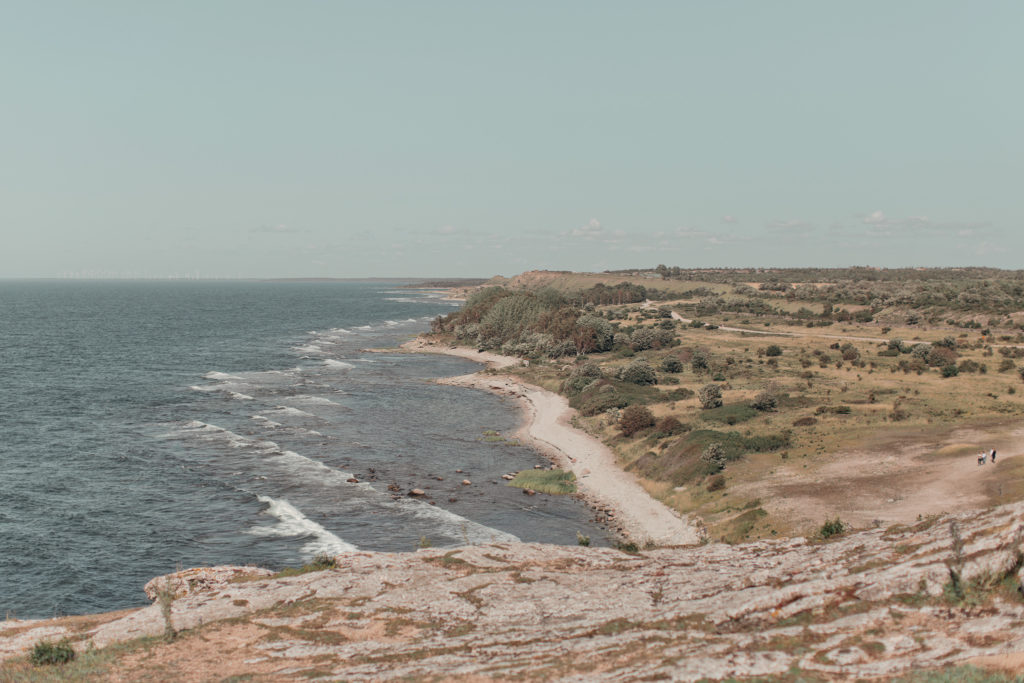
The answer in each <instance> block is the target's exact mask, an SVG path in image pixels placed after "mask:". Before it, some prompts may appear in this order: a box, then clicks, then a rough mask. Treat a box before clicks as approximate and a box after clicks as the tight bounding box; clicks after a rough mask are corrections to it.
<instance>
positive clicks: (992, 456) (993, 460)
mask: <svg viewBox="0 0 1024 683" xmlns="http://www.w3.org/2000/svg"><path fill="white" fill-rule="evenodd" d="M989 455H990V457H991V458H992V464H993V465H995V464H996V449H994V448H993V449H992V453H990V454H989Z"/></svg>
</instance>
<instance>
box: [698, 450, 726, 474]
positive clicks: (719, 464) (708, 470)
mask: <svg viewBox="0 0 1024 683" xmlns="http://www.w3.org/2000/svg"><path fill="white" fill-rule="evenodd" d="M700 461H701V464H702V465H703V466H704V472H705V474H717V473H719V472H721V471H722V470H724V469H725V449H724V448H722V444H720V443H711V444H708V445H707V447H706V448H705V449H704V450H703V451H702V452H701V454H700Z"/></svg>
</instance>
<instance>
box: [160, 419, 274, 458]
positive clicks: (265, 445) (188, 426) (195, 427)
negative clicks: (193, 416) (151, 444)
mask: <svg viewBox="0 0 1024 683" xmlns="http://www.w3.org/2000/svg"><path fill="white" fill-rule="evenodd" d="M171 436H176V437H179V438H181V437H190V438H198V439H202V440H204V441H214V442H217V443H220V444H222V445H225V446H230V447H231V448H251V449H253V450H255V451H258V452H260V453H264V454H266V455H278V454H280V453H282V452H283V451H282V450H281V447H280V446H278V445H277V444H276V443H274V442H273V441H268V440H266V439H250V438H248V437H245V436H242V435H241V434H235V433H234V432H232V431H229V430H227V429H224V428H223V427H218V426H217V425H213V424H207V423H206V422H200V421H199V420H192V421H191V422H187V423H185V424H184V425H183V426H182V427H180V428H179V429H178V430H177V431H176V432H174V433H172V434H171Z"/></svg>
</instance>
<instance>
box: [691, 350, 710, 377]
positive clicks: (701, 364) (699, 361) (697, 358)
mask: <svg viewBox="0 0 1024 683" xmlns="http://www.w3.org/2000/svg"><path fill="white" fill-rule="evenodd" d="M709 367H711V356H710V355H709V354H708V352H707V351H706V350H704V349H694V350H693V354H692V355H691V356H690V368H691V369H692V370H693V371H694V372H696V373H701V372H704V371H705V370H707V369H708V368H709Z"/></svg>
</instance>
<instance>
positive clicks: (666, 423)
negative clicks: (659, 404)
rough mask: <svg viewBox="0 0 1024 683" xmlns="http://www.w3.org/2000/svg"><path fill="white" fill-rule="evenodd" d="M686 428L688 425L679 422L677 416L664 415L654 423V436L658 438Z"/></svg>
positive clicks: (678, 432)
mask: <svg viewBox="0 0 1024 683" xmlns="http://www.w3.org/2000/svg"><path fill="white" fill-rule="evenodd" d="M687 429H688V427H687V426H686V425H684V424H683V423H682V422H680V421H679V420H678V418H676V417H674V416H672V415H666V416H665V417H663V418H661V419H660V420H658V422H657V424H655V425H654V436H657V437H659V438H664V437H666V436H675V435H676V434H682V433H683V432H685V431H686V430H687Z"/></svg>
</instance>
